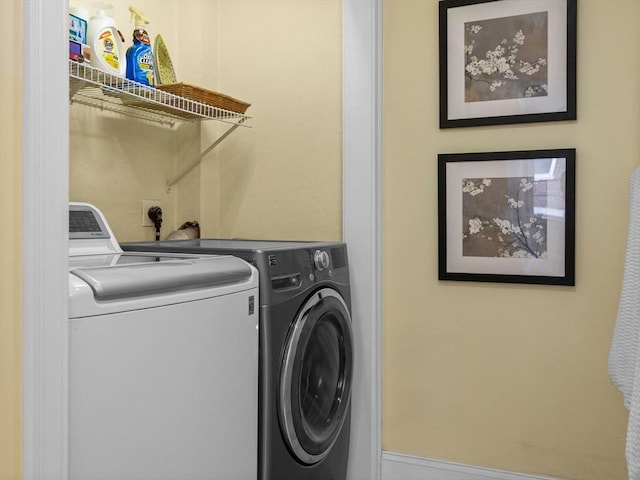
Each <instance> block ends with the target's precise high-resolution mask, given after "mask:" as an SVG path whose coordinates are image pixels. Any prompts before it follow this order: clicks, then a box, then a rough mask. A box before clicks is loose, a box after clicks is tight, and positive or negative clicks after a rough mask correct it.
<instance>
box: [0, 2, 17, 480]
mask: <svg viewBox="0 0 640 480" xmlns="http://www.w3.org/2000/svg"><path fill="white" fill-rule="evenodd" d="M0 44H2V45H11V48H7V49H5V52H4V54H3V68H2V69H0V105H2V117H0V145H2V150H1V151H2V153H0V166H1V168H2V175H0V205H1V206H2V208H0V245H2V250H0V271H2V272H3V274H2V276H1V277H0V480H16V479H18V478H20V471H21V458H22V253H21V252H22V201H21V194H22V188H21V185H22V171H21V165H22V162H21V160H22V146H21V143H22V2H21V1H19V0H9V1H3V2H0Z"/></svg>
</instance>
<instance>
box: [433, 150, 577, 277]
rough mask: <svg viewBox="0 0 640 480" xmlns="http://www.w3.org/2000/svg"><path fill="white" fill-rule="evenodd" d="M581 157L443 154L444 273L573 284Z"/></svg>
mask: <svg viewBox="0 0 640 480" xmlns="http://www.w3.org/2000/svg"><path fill="white" fill-rule="evenodd" d="M575 157H576V150H575V149H572V148H568V149H552V150H526V151H512V152H483V153H446V154H440V155H438V256H439V261H438V278H439V280H457V281H475V282H501V283H530V284H546V285H567V286H574V285H575Z"/></svg>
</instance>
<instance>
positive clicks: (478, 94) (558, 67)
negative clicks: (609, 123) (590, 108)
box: [440, 0, 577, 128]
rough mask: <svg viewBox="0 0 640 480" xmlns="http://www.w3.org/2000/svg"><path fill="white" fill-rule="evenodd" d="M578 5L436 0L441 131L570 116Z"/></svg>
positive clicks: (551, 0) (556, 0)
mask: <svg viewBox="0 0 640 480" xmlns="http://www.w3.org/2000/svg"><path fill="white" fill-rule="evenodd" d="M576 2H577V0H526V1H525V0H441V1H440V128H450V127H471V126H476V125H500V124H511V123H528V122H550V121H560V120H575V119H576V18H577V16H576Z"/></svg>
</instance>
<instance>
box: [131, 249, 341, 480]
mask: <svg viewBox="0 0 640 480" xmlns="http://www.w3.org/2000/svg"><path fill="white" fill-rule="evenodd" d="M122 248H123V249H124V250H128V251H155V252H173V253H199V254H211V253H214V254H230V255H234V256H237V257H240V258H242V259H244V260H246V261H248V262H249V263H251V264H253V265H254V266H255V267H257V269H258V272H259V291H260V295H259V306H260V317H259V322H260V335H259V336H260V352H259V358H260V370H259V388H258V392H259V394H258V395H259V402H258V403H259V411H258V418H259V425H258V434H259V440H258V459H257V460H258V478H259V480H307V479H308V480H343V479H344V478H345V477H346V470H347V462H348V457H349V434H350V417H351V402H350V397H351V386H352V381H353V338H352V328H351V315H350V300H351V298H350V287H349V264H348V258H347V247H346V245H345V244H344V243H341V242H282V241H253V240H219V239H197V240H177V241H159V242H142V243H128V244H123V245H122Z"/></svg>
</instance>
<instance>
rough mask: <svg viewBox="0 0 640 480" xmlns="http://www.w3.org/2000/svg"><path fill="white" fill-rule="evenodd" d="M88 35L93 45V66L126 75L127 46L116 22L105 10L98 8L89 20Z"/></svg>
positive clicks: (115, 73) (90, 43) (118, 74)
mask: <svg viewBox="0 0 640 480" xmlns="http://www.w3.org/2000/svg"><path fill="white" fill-rule="evenodd" d="M87 30H88V31H87V37H88V38H89V45H90V47H91V66H92V67H96V68H99V69H100V70H104V71H105V72H107V73H110V74H112V75H116V76H119V77H124V75H125V72H126V58H125V48H124V44H123V42H122V39H121V38H120V33H119V32H118V29H117V28H116V23H115V21H114V20H113V18H111V17H110V16H108V15H107V14H106V13H105V12H104V10H97V11H96V14H95V15H94V16H93V17H91V19H90V20H89V27H88V29H87Z"/></svg>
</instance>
